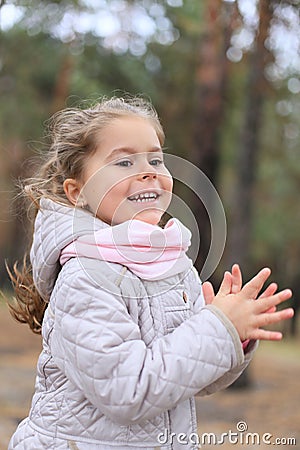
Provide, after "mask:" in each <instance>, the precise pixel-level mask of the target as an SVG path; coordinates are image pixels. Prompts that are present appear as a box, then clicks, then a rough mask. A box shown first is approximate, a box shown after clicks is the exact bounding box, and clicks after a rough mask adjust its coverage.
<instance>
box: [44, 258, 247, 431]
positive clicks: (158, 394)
mask: <svg viewBox="0 0 300 450" xmlns="http://www.w3.org/2000/svg"><path fill="white" fill-rule="evenodd" d="M73 267H74V266H73ZM75 269H77V270H74V272H73V274H72V275H70V274H69V277H68V279H66V278H65V279H63V282H58V283H57V286H58V287H57V289H56V293H55V297H56V304H55V305H54V310H55V323H54V328H53V332H52V334H51V341H50V349H51V352H52V355H53V358H54V361H55V363H56V364H57V366H58V367H59V368H60V369H61V370H62V372H63V373H64V374H65V376H66V377H67V378H68V379H70V380H71V382H72V383H74V384H75V385H76V386H77V387H78V389H79V390H81V391H82V392H83V393H84V395H85V397H86V398H87V399H88V400H89V401H90V402H91V403H92V404H93V405H95V406H96V407H98V408H99V409H100V410H101V411H102V412H103V414H105V415H106V416H108V417H110V418H111V419H112V420H113V421H114V422H116V423H119V424H121V425H129V424H132V423H137V422H140V421H142V420H145V419H150V418H151V417H154V416H156V415H158V414H160V413H161V412H162V411H165V410H167V409H171V408H173V407H174V406H176V405H177V404H178V403H179V402H181V401H183V400H185V399H187V398H189V397H191V396H193V395H195V394H196V393H197V392H199V391H202V390H205V389H208V388H209V386H211V385H212V383H215V382H216V381H217V380H220V378H221V377H222V376H224V375H225V376H227V377H228V375H226V374H228V372H229V371H234V372H235V371H237V370H239V369H238V368H239V367H241V366H242V365H243V364H244V354H243V351H242V347H241V345H240V342H239V339H238V334H237V332H236V330H235V328H234V327H233V326H232V325H231V324H230V322H229V324H227V325H228V326H227V325H226V326H225V325H224V323H223V322H222V320H220V318H219V317H218V315H216V314H215V313H214V311H212V310H211V308H208V307H203V308H202V309H201V310H199V312H197V313H196V314H195V315H193V316H192V317H191V318H189V319H188V320H186V321H185V322H183V323H182V324H181V325H180V326H179V327H178V328H176V329H175V330H174V331H173V332H172V333H170V334H168V335H166V336H163V337H161V338H158V339H157V340H156V341H154V342H153V344H152V347H151V348H147V347H146V345H145V343H144V341H143V340H142V339H141V335H140V330H139V327H138V325H137V324H136V323H135V322H134V321H133V320H132V318H131V316H130V315H129V313H128V310H127V307H126V304H125V302H124V300H123V299H122V297H121V296H120V295H117V292H116V286H115V285H114V284H113V283H111V284H110V282H109V280H107V278H105V287H106V289H105V290H104V289H101V288H99V285H98V283H95V282H94V280H93V278H92V277H91V278H90V277H88V276H87V275H86V273H85V271H84V270H83V269H82V268H80V264H79V263H78V267H76V266H75ZM99 277H100V278H101V274H100V275H99V274H98V278H99Z"/></svg>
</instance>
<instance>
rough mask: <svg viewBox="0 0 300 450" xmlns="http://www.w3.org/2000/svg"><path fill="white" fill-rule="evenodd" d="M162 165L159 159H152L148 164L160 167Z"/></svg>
mask: <svg viewBox="0 0 300 450" xmlns="http://www.w3.org/2000/svg"><path fill="white" fill-rule="evenodd" d="M163 163H164V161H163V160H162V159H160V158H155V159H152V160H151V161H149V164H151V166H160V165H161V164H163Z"/></svg>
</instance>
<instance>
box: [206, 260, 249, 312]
mask: <svg viewBox="0 0 300 450" xmlns="http://www.w3.org/2000/svg"><path fill="white" fill-rule="evenodd" d="M228 273H229V274H230V275H231V291H230V293H231V294H237V293H238V292H240V290H241V289H242V284H243V280H242V273H241V270H240V266H239V265H238V264H234V265H233V266H232V272H231V273H230V272H228ZM202 292H203V296H204V299H205V304H206V305H209V304H211V303H212V302H213V300H214V298H215V292H214V288H213V285H212V284H211V283H210V282H209V281H206V282H205V283H203V284H202Z"/></svg>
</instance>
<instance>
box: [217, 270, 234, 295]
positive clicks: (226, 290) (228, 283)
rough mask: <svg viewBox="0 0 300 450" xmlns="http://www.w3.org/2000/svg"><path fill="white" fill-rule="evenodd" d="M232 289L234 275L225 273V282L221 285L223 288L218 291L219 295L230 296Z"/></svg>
mask: <svg viewBox="0 0 300 450" xmlns="http://www.w3.org/2000/svg"><path fill="white" fill-rule="evenodd" d="M231 287H232V275H231V273H230V272H227V271H226V272H225V273H224V277H223V281H222V283H221V286H220V288H219V291H218V295H221V296H223V295H228V294H230V293H231Z"/></svg>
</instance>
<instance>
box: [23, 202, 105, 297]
mask: <svg viewBox="0 0 300 450" xmlns="http://www.w3.org/2000/svg"><path fill="white" fill-rule="evenodd" d="M105 227H109V225H107V224H105V223H104V222H102V221H101V220H99V219H97V218H96V217H94V216H93V215H92V214H91V213H90V212H88V211H84V210H82V209H78V208H74V207H72V206H67V205H63V204H59V203H56V202H54V201H52V200H50V199H47V198H43V199H41V202H40V210H39V212H38V214H37V216H36V220H35V224H34V234H33V243H32V247H31V251H30V260H31V264H32V271H33V280H34V283H35V285H36V287H37V290H38V292H39V294H40V295H41V297H42V298H43V299H44V300H45V301H48V300H49V298H50V295H51V292H52V289H53V286H54V283H55V280H56V278H57V275H58V273H59V271H60V269H61V265H60V263H59V258H60V253H61V251H62V249H63V248H64V247H65V246H66V245H68V244H70V243H71V242H72V241H74V240H75V239H77V238H78V237H80V236H83V235H86V234H91V233H94V232H95V231H97V230H100V229H102V228H105Z"/></svg>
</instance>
